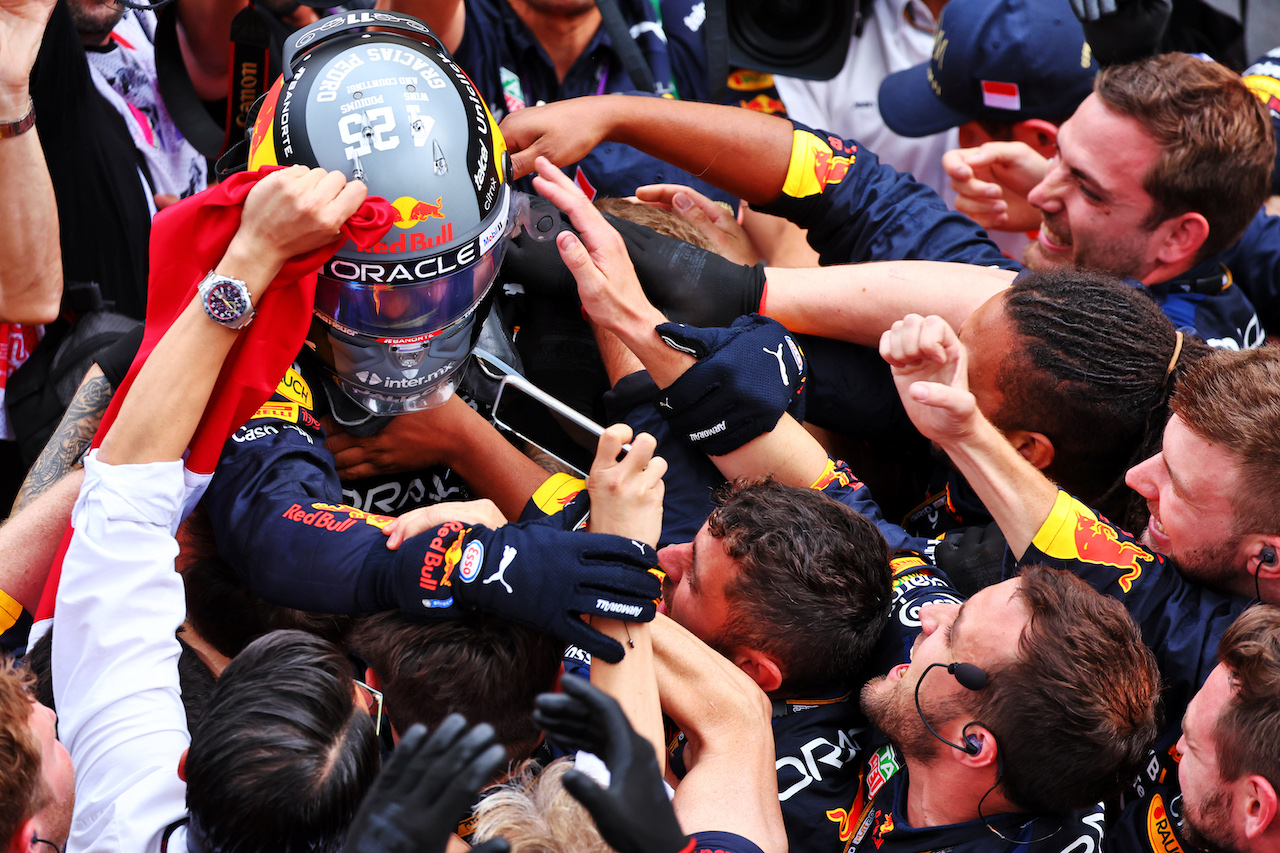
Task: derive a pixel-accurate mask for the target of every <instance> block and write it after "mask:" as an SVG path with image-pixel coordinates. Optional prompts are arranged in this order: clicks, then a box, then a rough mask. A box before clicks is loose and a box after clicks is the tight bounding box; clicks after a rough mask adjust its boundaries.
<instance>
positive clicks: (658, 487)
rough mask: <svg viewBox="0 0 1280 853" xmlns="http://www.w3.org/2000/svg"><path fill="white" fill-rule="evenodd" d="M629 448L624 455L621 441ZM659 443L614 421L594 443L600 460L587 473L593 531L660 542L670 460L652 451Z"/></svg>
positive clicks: (643, 433) (647, 435)
mask: <svg viewBox="0 0 1280 853" xmlns="http://www.w3.org/2000/svg"><path fill="white" fill-rule="evenodd" d="M628 441H630V442H631V451H630V452H629V453H627V455H626V456H624V457H623V458H622V459H619V458H618V455H619V454H620V453H621V452H622V445H624V444H626V443H627V442H628ZM657 447H658V442H657V441H656V440H655V439H654V437H653V436H651V435H649V434H648V433H647V432H642V433H640V435H638V436H636V437H635V438H634V439H633V438H632V436H631V427H629V426H627V425H626V424H614V425H613V426H611V427H609V428H608V429H606V430H605V431H604V435H602V436H600V441H599V442H598V443H597V444H596V458H595V461H594V462H592V463H591V473H590V475H588V477H587V492H588V493H589V494H590V495H591V522H590V526H591V530H592V531H594V532H596V533H613V534H615V535H618V536H626V537H628V538H630V539H637V540H639V541H641V542H646V543H648V544H649V545H652V546H653V547H655V548H656V547H657V545H658V536H659V534H661V533H662V497H663V494H664V486H663V482H662V475H663V474H665V473H666V472H667V462H666V460H665V459H663V458H662V457H661V456H654V455H653V452H654V450H656V449H657Z"/></svg>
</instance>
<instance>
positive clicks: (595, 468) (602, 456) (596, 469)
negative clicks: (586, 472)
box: [590, 423, 634, 475]
mask: <svg viewBox="0 0 1280 853" xmlns="http://www.w3.org/2000/svg"><path fill="white" fill-rule="evenodd" d="M628 441H631V427H629V426H627V425H626V424H623V423H618V424H613V425H612V426H610V427H609V428H608V429H606V430H605V431H604V434H603V435H601V436H600V439H599V440H598V441H597V442H596V458H595V459H594V460H593V461H592V463H591V472H590V473H592V474H596V475H599V474H602V473H604V472H605V471H606V470H608V469H610V468H612V467H614V466H615V465H617V464H619V463H618V455H619V454H620V453H622V445H624V444H626V443H627V442H628ZM633 452H634V450H633ZM624 461H625V460H624Z"/></svg>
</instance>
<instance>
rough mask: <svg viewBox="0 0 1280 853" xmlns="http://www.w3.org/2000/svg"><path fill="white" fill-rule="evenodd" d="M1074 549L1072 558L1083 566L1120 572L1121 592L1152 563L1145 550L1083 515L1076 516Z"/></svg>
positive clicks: (1107, 526) (1113, 530)
mask: <svg viewBox="0 0 1280 853" xmlns="http://www.w3.org/2000/svg"><path fill="white" fill-rule="evenodd" d="M1075 548H1076V556H1077V557H1078V558H1079V559H1080V560H1082V561H1084V562H1086V563H1096V564H1097V565H1100V566H1112V567H1114V568H1117V569H1123V570H1124V572H1125V573H1124V574H1123V575H1122V576H1121V577H1120V579H1119V581H1118V583H1119V584H1120V588H1121V589H1122V590H1124V591H1125V592H1129V590H1130V589H1132V588H1133V582H1134V581H1135V580H1137V579H1138V577H1139V576H1140V575H1141V574H1142V567H1143V566H1144V565H1145V564H1147V563H1150V562H1152V556H1151V554H1150V553H1149V552H1148V551H1147V550H1146V549H1145V548H1143V547H1142V546H1140V545H1138V544H1136V543H1134V542H1126V541H1124V540H1122V539H1121V538H1120V537H1119V535H1118V534H1117V533H1116V531H1115V528H1113V527H1111V526H1110V525H1109V524H1105V523H1104V522H1101V521H1098V520H1097V519H1095V518H1088V517H1087V516H1083V515H1081V516H1077V517H1076V528H1075Z"/></svg>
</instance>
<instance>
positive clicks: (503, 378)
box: [472, 347, 631, 475]
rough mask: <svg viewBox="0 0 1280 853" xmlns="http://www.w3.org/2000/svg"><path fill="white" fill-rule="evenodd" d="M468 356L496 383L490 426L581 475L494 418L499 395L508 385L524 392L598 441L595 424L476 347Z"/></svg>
mask: <svg viewBox="0 0 1280 853" xmlns="http://www.w3.org/2000/svg"><path fill="white" fill-rule="evenodd" d="M472 354H473V355H474V356H475V357H476V363H477V364H478V365H480V369H481V370H483V371H484V373H485V375H486V376H488V377H489V378H490V379H498V380H499V382H498V394H497V396H496V397H494V399H493V414H492V416H491V417H492V419H493V424H494V426H496V427H499V428H500V429H505V430H506V431H507V432H510V433H512V434H513V435H516V436H519V437H520V438H522V439H524V440H525V441H527V442H529V443H530V444H532V445H533V446H534V447H536V448H538V449H539V450H541V451H542V452H543V453H546V454H547V455H549V456H551V457H553V458H555V459H556V460H558V461H559V462H561V463H563V464H565V465H568V466H569V467H570V468H572V469H573V470H575V471H578V472H579V473H581V474H583V475H585V474H586V472H585V471H583V470H582V469H581V468H579V467H578V466H577V465H574V464H573V463H572V462H569V461H567V460H565V459H562V458H560V456H559V454H557V453H554V452H553V451H551V450H548V449H547V448H545V447H543V446H542V445H541V444H539V443H538V442H537V441H535V440H534V439H532V438H530V437H529V436H527V435H525V434H524V433H523V432H521V431H520V430H519V429H517V428H516V427H514V426H512V425H511V424H509V423H506V422H505V421H503V420H502V419H501V418H500V417H499V416H498V409H499V406H500V405H501V403H502V395H503V393H504V392H505V391H506V390H507V387H508V386H511V387H513V388H515V389H516V390H517V391H520V392H522V393H524V394H525V395H526V396H528V397H530V398H532V399H533V400H535V401H536V402H538V403H541V404H542V405H544V406H546V407H547V409H548V410H549V411H550V412H551V413H552V414H554V415H559V416H560V417H562V418H564V419H565V420H567V421H569V422H570V423H572V424H574V425H576V426H578V427H581V428H582V429H584V430H586V431H587V432H589V433H591V434H592V435H594V436H595V437H596V438H599V437H600V436H602V435H604V427H603V426H601V425H600V424H598V423H596V422H595V421H593V420H591V418H589V417H587V416H586V415H584V414H582V413H581V412H579V411H578V410H577V409H574V408H573V407H572V406H570V405H568V404H567V403H563V402H561V401H560V400H558V399H556V398H555V397H553V396H551V395H550V394H548V393H547V392H546V391H543V390H542V389H541V388H539V387H538V386H537V385H534V384H533V383H532V382H530V381H529V380H528V379H525V378H524V377H523V376H521V375H520V374H519V373H518V372H517V371H516V369H515V368H514V367H511V366H510V365H509V364H507V363H506V362H504V361H503V360H502V359H500V358H498V357H497V356H495V355H493V354H492V353H490V352H487V351H486V350H483V349H480V348H479V347H476V348H475V349H474V350H472ZM622 452H623V453H624V454H626V453H630V452H631V444H630V443H627V444H624V445H622Z"/></svg>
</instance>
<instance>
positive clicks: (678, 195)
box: [636, 184, 760, 266]
mask: <svg viewBox="0 0 1280 853" xmlns="http://www.w3.org/2000/svg"><path fill="white" fill-rule="evenodd" d="M636 198H638V199H639V200H640V201H642V202H644V203H645V204H648V205H652V206H654V207H661V208H663V209H664V210H670V211H672V212H674V213H675V214H676V215H677V216H679V217H680V218H681V219H683V220H684V221H685V222H688V223H689V224H690V225H692V226H693V227H694V228H697V229H698V231H699V232H700V233H701V234H702V235H703V237H705V238H706V239H707V240H709V241H710V243H711V245H712V247H713V248H714V249H715V250H716V252H718V253H719V254H721V255H723V256H724V257H726V258H728V259H729V260H731V261H733V262H734V263H738V264H746V265H748V266H750V265H752V264H758V263H760V252H759V251H757V250H756V247H755V244H754V243H752V242H751V237H750V236H749V235H748V234H747V232H746V231H745V230H744V229H743V227H742V223H740V222H739V221H738V218H737V217H736V216H734V215H733V211H732V210H730V209H729V208H728V207H726V206H725V205H723V204H721V203H720V202H718V201H713V200H712V199H709V198H707V197H706V196H705V195H703V194H702V193H700V192H698V191H697V190H695V189H693V188H691V187H686V186H683V185H681V184H650V185H649V186H644V187H637V188H636Z"/></svg>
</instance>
